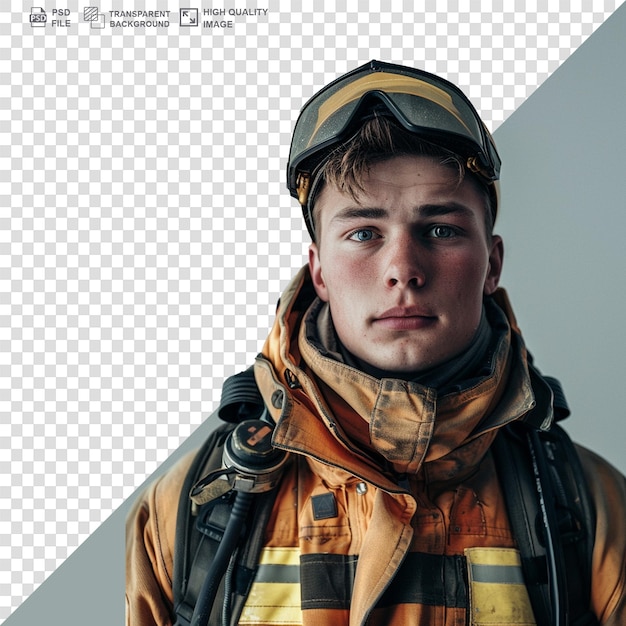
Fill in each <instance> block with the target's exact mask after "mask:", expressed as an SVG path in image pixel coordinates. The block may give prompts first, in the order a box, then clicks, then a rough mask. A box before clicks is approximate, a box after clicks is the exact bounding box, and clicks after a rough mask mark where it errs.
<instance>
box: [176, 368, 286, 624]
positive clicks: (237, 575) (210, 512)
mask: <svg viewBox="0 0 626 626" xmlns="http://www.w3.org/2000/svg"><path fill="white" fill-rule="evenodd" d="M264 408H265V407H264V404H263V399H262V397H261V395H260V393H259V391H258V388H257V387H256V383H255V381H254V375H253V373H252V369H251V368H250V369H248V370H246V371H245V372H241V373H240V374H237V375H235V376H233V377H231V378H229V379H228V380H227V381H226V382H225V383H224V387H223V390H222V401H221V404H220V407H219V409H218V414H219V417H220V418H221V419H223V420H225V421H227V422H229V423H227V424H223V425H222V426H220V427H219V428H217V429H216V430H215V431H214V432H213V433H211V435H210V436H209V437H208V439H207V440H206V441H205V443H204V444H203V446H202V448H200V450H199V451H198V453H197V455H196V457H195V459H194V461H193V463H192V465H191V467H190V469H189V472H188V474H187V476H186V478H185V482H184V485H183V488H182V491H181V496H180V501H179V504H178V517H177V521H176V541H175V546H174V580H173V584H172V587H173V594H174V611H175V613H176V618H177V619H176V626H189V624H190V623H191V620H192V616H193V612H194V608H195V605H196V602H197V600H198V595H199V593H200V590H201V589H202V586H203V583H204V580H205V578H206V576H207V573H208V572H209V570H210V568H211V563H212V562H213V559H214V557H215V554H216V552H217V549H218V546H219V543H220V541H221V539H222V537H223V535H224V532H225V529H226V526H227V524H228V520H229V518H230V515H231V510H232V507H233V503H234V499H235V498H234V493H233V492H232V491H229V492H227V493H226V494H224V495H223V496H221V497H218V498H216V499H215V500H212V501H211V502H207V503H206V504H203V505H201V506H197V505H194V504H193V503H192V501H191V499H190V497H189V494H190V492H191V489H192V487H193V486H194V484H196V483H197V482H198V481H199V480H200V479H201V478H202V477H203V476H206V475H207V474H209V473H210V472H213V471H216V470H219V469H220V468H221V467H222V454H223V449H224V444H225V442H226V440H227V439H228V437H229V435H230V434H231V432H232V431H233V430H234V429H235V428H236V427H237V424H238V423H240V422H242V421H243V420H245V419H249V418H258V417H260V416H261V414H262V413H263V411H264ZM275 497H276V490H275V489H274V490H272V491H269V492H267V493H263V494H258V495H256V496H255V497H254V501H253V503H252V506H251V508H250V512H249V515H248V518H247V523H246V525H245V527H244V530H243V535H244V536H243V538H242V541H241V542H240V544H239V547H238V548H237V551H236V554H235V559H236V560H235V562H234V563H235V567H234V569H233V570H232V571H230V572H228V574H227V575H226V576H225V577H224V580H223V581H222V582H221V584H220V587H219V590H218V595H217V598H216V601H215V604H214V610H213V611H212V612H211V616H210V619H209V625H210V626H212V625H214V624H215V625H218V624H219V625H221V624H222V623H223V618H222V614H224V615H229V616H231V617H230V621H231V623H233V624H236V623H237V621H238V616H239V614H240V613H241V610H242V609H243V606H244V603H245V600H246V597H247V595H248V593H249V591H250V586H251V584H252V582H253V580H254V575H255V572H256V569H257V567H258V557H259V554H260V552H261V549H262V547H263V543H264V533H265V527H266V525H267V521H268V520H269V517H270V514H271V512H272V507H273V503H274V500H275Z"/></svg>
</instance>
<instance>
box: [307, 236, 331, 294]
mask: <svg viewBox="0 0 626 626" xmlns="http://www.w3.org/2000/svg"><path fill="white" fill-rule="evenodd" d="M309 271H310V272H311V278H312V280H313V287H315V293H317V295H318V297H319V298H320V300H323V301H324V302H328V288H327V287H326V282H325V281H324V273H323V272H322V262H321V260H320V251H319V248H318V246H317V244H316V243H312V244H311V245H310V246H309Z"/></svg>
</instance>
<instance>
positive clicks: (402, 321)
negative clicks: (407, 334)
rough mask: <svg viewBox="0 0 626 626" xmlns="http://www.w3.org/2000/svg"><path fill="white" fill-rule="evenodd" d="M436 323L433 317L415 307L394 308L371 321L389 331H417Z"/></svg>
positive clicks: (435, 318)
mask: <svg viewBox="0 0 626 626" xmlns="http://www.w3.org/2000/svg"><path fill="white" fill-rule="evenodd" d="M436 321H437V317H436V316H435V315H430V314H429V313H426V312H424V311H422V310H420V309H417V308H415V307H394V308H392V309H389V310H388V311H385V312H384V313H381V314H380V315H377V316H376V317H375V318H374V320H373V322H374V324H376V325H377V326H380V327H382V328H386V329H389V330H419V329H422V328H427V327H428V326H432V325H433V324H434V323H435V322H436Z"/></svg>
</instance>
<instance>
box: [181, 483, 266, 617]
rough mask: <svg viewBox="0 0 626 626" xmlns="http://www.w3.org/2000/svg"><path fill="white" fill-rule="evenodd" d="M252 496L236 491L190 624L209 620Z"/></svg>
mask: <svg viewBox="0 0 626 626" xmlns="http://www.w3.org/2000/svg"><path fill="white" fill-rule="evenodd" d="M253 498H254V494H252V493H246V492H243V491H238V492H237V495H236V496H235V502H234V504H233V509H232V511H231V515H230V519H229V521H228V526H227V527H226V530H225V531H224V536H223V538H222V541H221V542H220V545H219V548H218V549H217V552H216V554H215V558H214V559H213V562H212V563H211V569H210V570H209V573H208V574H207V577H206V578H205V579H204V583H203V584H202V589H201V590H200V594H199V596H198V602H197V604H196V608H195V609H194V611H193V616H192V618H191V626H206V625H207V623H208V621H209V617H210V615H211V610H212V608H213V603H214V602H215V596H216V595H217V590H218V588H219V586H220V583H221V581H222V578H223V576H224V572H225V571H226V568H227V567H228V563H229V561H230V558H231V556H232V554H233V552H234V551H235V548H236V546H237V542H238V541H239V537H240V536H241V531H242V529H243V525H244V522H245V521H246V516H247V514H248V511H249V509H250V505H251V504H252V500H253Z"/></svg>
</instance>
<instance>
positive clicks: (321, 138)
mask: <svg viewBox="0 0 626 626" xmlns="http://www.w3.org/2000/svg"><path fill="white" fill-rule="evenodd" d="M381 108H382V109H384V111H385V114H387V115H391V116H392V117H393V118H394V119H395V120H396V121H397V122H398V123H399V124H400V126H401V127H402V128H404V129H405V130H407V131H408V132H410V133H413V134H414V135H416V136H417V137H419V138H421V139H424V141H427V142H429V143H432V144H435V145H438V146H441V147H443V148H445V149H447V150H450V151H451V152H453V153H454V154H456V155H458V156H459V157H461V158H462V160H463V162H464V164H465V166H466V167H467V169H468V170H469V171H471V172H473V173H474V174H475V175H477V176H478V178H479V179H481V180H482V181H483V182H484V183H485V184H486V185H487V187H488V188H489V190H490V195H491V205H492V206H491V210H492V214H493V218H494V219H495V215H496V211H497V202H498V189H497V185H496V184H495V182H496V181H497V180H498V178H499V176H500V157H499V156H498V152H497V150H496V146H495V144H494V142H493V138H492V137H491V134H490V133H489V131H488V130H487V128H486V126H485V124H484V123H483V121H482V120H481V119H480V117H479V115H478V113H477V112H476V109H475V108H474V107H473V106H472V104H471V102H470V101H469V100H468V99H467V97H466V96H465V95H464V94H463V92H462V91H461V90H460V89H459V88H458V87H457V86H456V85H453V84H452V83H450V82H449V81H447V80H444V79H442V78H440V77H439V76H435V75H434V74H429V73H428V72H424V71H422V70H418V69H414V68H411V67H404V66H402V65H394V64H391V63H383V62H381V61H370V62H369V63H367V64H366V65H363V66H361V67H359V68H357V69H355V70H352V71H351V72H348V73H347V74H344V75H343V76H340V77H339V78H337V79H336V80H334V81H333V82H332V83H330V84H328V85H326V86H325V87H324V88H323V89H321V90H320V91H319V92H317V93H316V94H315V95H314V96H313V97H312V98H311V99H310V100H309V101H308V102H307V103H306V104H305V105H304V107H302V110H301V111H300V116H299V117H298V121H297V122H296V125H295V128H294V131H293V138H292V141H291V150H290V152H289V162H288V165H287V187H288V188H289V191H290V193H291V195H292V196H293V197H294V198H297V199H298V200H299V202H300V204H301V205H302V208H303V211H304V218H305V221H306V224H307V228H308V229H309V232H310V233H311V235H313V224H312V218H311V210H312V207H311V206H309V204H310V203H309V192H310V188H311V182H312V180H313V179H314V177H315V174H316V173H317V171H318V170H319V168H320V166H321V165H323V163H324V162H325V161H326V159H327V158H328V156H329V155H330V153H331V152H332V151H333V150H334V149H335V148H336V147H337V146H339V145H341V144H343V143H344V142H346V141H347V140H349V139H350V138H351V137H352V136H353V135H354V134H355V133H356V132H357V131H358V130H359V128H360V127H361V126H362V124H363V122H364V121H365V120H366V119H368V118H370V117H371V116H372V112H373V111H374V110H375V109H376V110H380V109H381Z"/></svg>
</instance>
